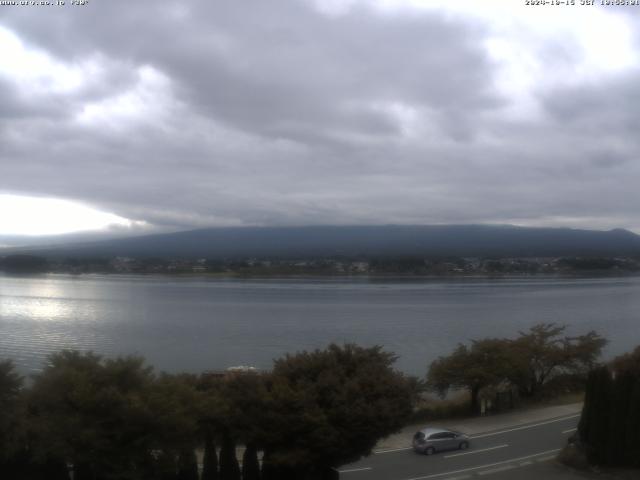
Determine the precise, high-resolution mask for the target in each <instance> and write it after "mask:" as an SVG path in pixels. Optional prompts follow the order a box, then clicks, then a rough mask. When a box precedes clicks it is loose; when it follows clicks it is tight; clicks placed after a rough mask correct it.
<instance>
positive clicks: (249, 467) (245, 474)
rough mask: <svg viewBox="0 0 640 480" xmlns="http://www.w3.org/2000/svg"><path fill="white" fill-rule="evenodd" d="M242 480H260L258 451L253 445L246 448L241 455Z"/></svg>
mask: <svg viewBox="0 0 640 480" xmlns="http://www.w3.org/2000/svg"><path fill="white" fill-rule="evenodd" d="M242 480H260V462H258V449H257V448H256V445H255V444H253V443H250V444H248V445H247V446H246V448H245V450H244V454H243V455H242Z"/></svg>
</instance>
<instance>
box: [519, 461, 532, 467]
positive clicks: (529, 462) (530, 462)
mask: <svg viewBox="0 0 640 480" xmlns="http://www.w3.org/2000/svg"><path fill="white" fill-rule="evenodd" d="M527 465H533V462H532V461H531V460H527V461H526V462H520V466H521V467H526V466H527Z"/></svg>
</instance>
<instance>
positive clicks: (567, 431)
mask: <svg viewBox="0 0 640 480" xmlns="http://www.w3.org/2000/svg"><path fill="white" fill-rule="evenodd" d="M576 430H578V429H577V428H570V429H569V430H563V431H562V433H571V432H575V431H576Z"/></svg>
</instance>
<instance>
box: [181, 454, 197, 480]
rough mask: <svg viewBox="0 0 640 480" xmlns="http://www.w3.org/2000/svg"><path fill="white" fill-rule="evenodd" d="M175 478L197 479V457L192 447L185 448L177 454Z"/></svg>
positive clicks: (182, 479) (184, 479) (183, 479)
mask: <svg viewBox="0 0 640 480" xmlns="http://www.w3.org/2000/svg"><path fill="white" fill-rule="evenodd" d="M177 477H178V478H177V480H198V479H199V476H198V459H197V458H196V452H195V451H194V450H193V449H189V448H185V449H184V450H183V451H181V452H180V454H179V455H178V475H177Z"/></svg>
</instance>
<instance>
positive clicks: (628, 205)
mask: <svg viewBox="0 0 640 480" xmlns="http://www.w3.org/2000/svg"><path fill="white" fill-rule="evenodd" d="M598 2H599V0H598ZM18 3H19V2H18ZM576 3H578V4H579V3H580V1H579V0H577V2H576ZM452 4H453V5H452ZM639 33H640V7H634V6H626V7H600V6H591V7H587V6H579V5H576V6H551V5H549V6H526V5H525V1H524V0H522V1H521V0H505V1H494V2H491V1H486V0H483V1H478V0H471V1H464V0H458V1H455V2H453V1H451V0H445V1H428V0H425V1H418V0H416V1H408V0H407V1H400V0H397V1H380V2H377V1H374V0H370V1H347V0H331V1H320V0H319V1H311V0H297V1H296V0H277V1H265V0H256V1H249V0H243V1H238V0H233V1H231V0H228V1H212V0H202V1H200V0H190V1H189V2H184V1H162V2H159V1H157V0H156V1H151V0H149V1H144V0H137V1H129V0H89V2H88V5H86V6H72V5H71V1H70V0H67V1H66V5H65V6H48V7H38V6H0V195H2V194H5V195H4V199H5V213H6V212H7V211H8V210H7V208H8V207H7V205H9V207H11V206H13V208H14V212H22V210H21V208H22V207H20V206H19V205H21V204H20V203H19V202H21V201H22V202H24V201H26V200H28V199H24V198H20V197H32V196H37V197H45V198H47V199H52V198H55V199H60V200H65V201H70V202H73V205H75V202H80V203H81V204H82V205H84V206H88V207H92V208H94V209H98V210H100V211H102V212H104V213H103V214H104V215H105V217H104V218H105V219H106V218H108V219H110V220H105V221H107V222H108V223H109V222H111V223H113V222H115V223H119V224H121V225H127V224H129V221H133V222H137V223H136V225H138V226H140V225H145V226H146V228H164V229H173V230H177V229H189V228H197V227H203V226H232V225H306V224H388V223H393V224H432V223H514V224H519V225H537V226H541V225H543V226H569V227H581V228H583V227H584V228H597V229H608V228H614V227H623V228H630V229H632V230H635V231H636V232H640V208H638V206H639V205H640V188H639V182H638V180H639V179H640V162H639V155H640V135H639V134H638V131H637V130H638V128H640V70H639V66H640V58H639V53H640V48H639V47H640V38H639ZM48 201H49V200H48ZM12 202H13V203H12ZM62 203H64V202H62ZM50 205H52V207H51V208H53V203H50ZM69 205H71V204H69ZM76 206H77V205H76ZM52 211H53V210H52ZM62 211H63V210H60V212H62ZM65 211H66V212H67V213H66V215H74V214H72V213H68V212H70V210H65ZM51 215H53V214H51ZM17 216H21V217H25V218H26V214H25V215H22V214H20V215H17ZM115 216H117V217H115ZM29 218H30V217H29ZM51 218H55V217H53V216H51ZM114 219H117V221H116V220H114ZM0 223H2V222H1V221H0ZM5 223H6V215H5ZM88 224H89V223H87V225H88ZM92 225H93V224H92ZM5 233H7V232H6V229H5ZM13 233H16V232H13ZM17 233H20V232H17Z"/></svg>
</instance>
